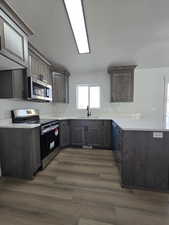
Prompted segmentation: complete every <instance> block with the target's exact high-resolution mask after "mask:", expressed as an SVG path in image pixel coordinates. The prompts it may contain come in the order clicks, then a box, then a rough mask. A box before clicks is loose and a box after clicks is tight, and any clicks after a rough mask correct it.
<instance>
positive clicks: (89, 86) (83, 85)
mask: <svg viewBox="0 0 169 225" xmlns="http://www.w3.org/2000/svg"><path fill="white" fill-rule="evenodd" d="M79 87H88V105H89V107H90V88H91V87H98V88H99V107H97V108H96V107H95V108H91V107H90V109H100V108H101V87H100V86H99V85H92V84H90V85H89V84H78V85H77V86H76V108H77V109H78V110H86V108H85V109H83V108H79V107H78V99H79V97H78V88H79Z"/></svg>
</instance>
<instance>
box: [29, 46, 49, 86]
mask: <svg viewBox="0 0 169 225" xmlns="http://www.w3.org/2000/svg"><path fill="white" fill-rule="evenodd" d="M50 66H51V64H50V62H48V60H47V59H46V58H45V57H44V56H43V55H42V54H41V53H40V52H39V51H38V50H37V49H35V48H34V47H33V46H32V45H31V44H29V68H28V76H32V77H34V78H35V79H38V80H43V81H46V82H47V83H48V84H52V76H51V71H50Z"/></svg>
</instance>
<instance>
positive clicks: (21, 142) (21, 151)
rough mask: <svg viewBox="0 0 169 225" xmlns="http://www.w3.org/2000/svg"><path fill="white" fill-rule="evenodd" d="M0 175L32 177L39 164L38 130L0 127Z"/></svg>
mask: <svg viewBox="0 0 169 225" xmlns="http://www.w3.org/2000/svg"><path fill="white" fill-rule="evenodd" d="M0 143H1V149H0V161H1V162H0V164H1V170H2V176H9V177H18V178H24V179H32V178H33V176H34V174H35V173H36V172H37V170H38V169H39V168H40V166H41V159H40V130H39V127H37V128H33V129H25V128H24V129H23V128H0Z"/></svg>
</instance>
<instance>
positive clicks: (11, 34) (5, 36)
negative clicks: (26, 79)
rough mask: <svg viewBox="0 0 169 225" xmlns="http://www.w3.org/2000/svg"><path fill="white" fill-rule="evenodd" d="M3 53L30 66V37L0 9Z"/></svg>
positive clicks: (0, 33) (19, 62) (0, 32)
mask: <svg viewBox="0 0 169 225" xmlns="http://www.w3.org/2000/svg"><path fill="white" fill-rule="evenodd" d="M0 16H1V17H0V35H1V49H0V50H1V53H2V54H3V55H5V56H7V57H8V58H9V59H11V60H13V61H15V62H17V63H18V64H21V65H23V66H25V67H27V66H28V37H27V36H26V35H25V34H24V32H23V31H22V30H21V29H20V28H19V27H17V25H16V24H14V23H13V21H11V20H10V19H9V17H7V16H6V15H4V13H3V12H2V11H1V10H0Z"/></svg>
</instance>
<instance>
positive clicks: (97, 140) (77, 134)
mask: <svg viewBox="0 0 169 225" xmlns="http://www.w3.org/2000/svg"><path fill="white" fill-rule="evenodd" d="M71 145H72V146H77V147H83V146H85V147H93V148H106V149H109V148H110V149H111V147H112V130H111V121H105V120H90V119H89V120H71Z"/></svg>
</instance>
